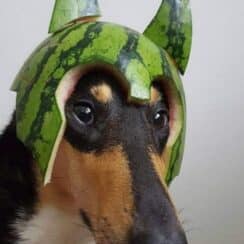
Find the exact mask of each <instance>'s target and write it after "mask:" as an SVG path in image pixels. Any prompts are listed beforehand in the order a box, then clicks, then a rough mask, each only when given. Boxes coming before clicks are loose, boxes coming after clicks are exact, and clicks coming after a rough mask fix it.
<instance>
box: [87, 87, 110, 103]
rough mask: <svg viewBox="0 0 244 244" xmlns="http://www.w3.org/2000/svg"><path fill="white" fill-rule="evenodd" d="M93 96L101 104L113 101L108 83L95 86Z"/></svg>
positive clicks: (92, 90)
mask: <svg viewBox="0 0 244 244" xmlns="http://www.w3.org/2000/svg"><path fill="white" fill-rule="evenodd" d="M91 94H92V95H93V96H94V97H95V98H96V99H97V101H98V102H101V103H108V102H110V101H111V100H112V91H111V88H110V87H109V86H108V85H107V84H106V83H102V84H100V85H98V86H93V87H92V88H91Z"/></svg>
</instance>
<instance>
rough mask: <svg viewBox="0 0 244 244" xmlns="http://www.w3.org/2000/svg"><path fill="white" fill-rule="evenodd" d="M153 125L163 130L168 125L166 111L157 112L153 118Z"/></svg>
mask: <svg viewBox="0 0 244 244" xmlns="http://www.w3.org/2000/svg"><path fill="white" fill-rule="evenodd" d="M153 122H154V125H155V126H156V127H158V128H164V127H166V126H168V124H169V116H168V113H167V111H165V110H163V109H161V110H159V111H157V112H156V113H155V115H154V118H153Z"/></svg>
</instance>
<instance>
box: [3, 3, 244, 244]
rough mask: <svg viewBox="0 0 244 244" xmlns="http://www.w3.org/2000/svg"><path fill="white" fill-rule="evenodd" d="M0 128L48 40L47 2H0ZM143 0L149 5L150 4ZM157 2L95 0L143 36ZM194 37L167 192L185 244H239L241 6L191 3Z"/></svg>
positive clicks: (243, 157)
mask: <svg viewBox="0 0 244 244" xmlns="http://www.w3.org/2000/svg"><path fill="white" fill-rule="evenodd" d="M0 2H1V7H0V71H1V78H0V83H1V88H0V116H1V117H0V128H1V129H2V128H3V126H4V125H5V124H6V123H7V121H8V119H9V116H10V114H11V112H12V111H13V108H14V99H15V94H14V93H12V92H10V91H9V87H10V85H11V83H12V81H13V79H14V76H15V75H16V73H17V71H18V70H19V68H20V66H21V65H22V63H23V61H24V60H25V58H26V57H27V56H28V55H29V54H30V52H31V51H32V50H33V49H34V47H36V45H37V44H38V43H39V42H40V41H41V40H43V39H44V38H45V37H46V35H47V29H48V24H49V20H50V15H51V10H52V7H53V3H54V1H50V0H41V1H33V0H22V1H19V0H14V1H4V0H0ZM149 2H150V4H149ZM159 3H160V0H123V1H122V0H121V1H118V0H117V1H116V0H100V5H101V8H102V11H103V15H104V18H103V19H104V20H108V21H113V22H117V23H121V24H124V25H127V26H130V27H132V28H135V29H137V30H139V31H143V29H144V27H145V26H146V24H147V23H148V22H149V20H150V18H151V17H152V16H153V13H154V12H155V10H156V9H157V7H158V5H159ZM192 9H193V17H194V39H193V50H192V55H191V60H190V64H189V66H188V70H187V73H186V75H185V76H184V78H183V79H184V84H185V91H186V97H187V104H188V133H187V143H186V152H185V157H184V162H183V167H182V171H181V175H180V177H178V178H177V179H176V180H175V182H174V183H173V185H172V187H171V191H172V194H173V198H174V200H175V202H176V205H177V208H178V209H183V210H182V211H181V214H180V216H181V219H182V220H185V221H184V222H185V223H184V226H185V228H186V230H187V231H188V238H189V243H192V244H207V243H208V244H230V243H231V244H243V243H244V233H243V232H244V189H243V186H244V141H243V139H244V128H243V126H244V67H243V64H244V47H243V45H244V4H243V1H242V0H233V1H230V0H228V1H227V0H204V1H203V0H192Z"/></svg>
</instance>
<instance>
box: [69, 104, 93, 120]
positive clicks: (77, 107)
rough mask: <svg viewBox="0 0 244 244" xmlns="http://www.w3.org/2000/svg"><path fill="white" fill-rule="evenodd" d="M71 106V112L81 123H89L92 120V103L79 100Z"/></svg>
mask: <svg viewBox="0 0 244 244" xmlns="http://www.w3.org/2000/svg"><path fill="white" fill-rule="evenodd" d="M73 106H74V107H73V112H74V114H75V116H76V118H77V119H78V120H79V121H80V122H81V124H82V125H91V124H92V123H93V122H94V108H93V106H92V104H90V103H89V102H86V101H80V102H78V103H76V104H74V105H73Z"/></svg>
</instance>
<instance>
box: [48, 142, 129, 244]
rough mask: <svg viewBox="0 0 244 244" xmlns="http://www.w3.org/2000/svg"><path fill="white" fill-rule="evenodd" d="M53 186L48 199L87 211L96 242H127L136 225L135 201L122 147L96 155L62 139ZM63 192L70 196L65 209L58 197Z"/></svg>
mask: <svg viewBox="0 0 244 244" xmlns="http://www.w3.org/2000/svg"><path fill="white" fill-rule="evenodd" d="M52 184H54V185H55V188H56V190H55V191H56V194H55V195H54V196H53V197H51V199H50V196H51V195H52V194H51V192H52V188H53V186H52V187H51V186H49V188H50V189H49V193H46V197H45V198H46V200H48V201H51V202H53V201H56V202H57V203H56V204H58V206H59V207H60V208H62V209H64V208H65V206H67V204H68V203H69V204H70V206H72V208H74V209H76V210H82V211H84V212H85V213H86V215H87V216H88V218H89V219H90V221H91V224H92V229H93V232H94V234H95V236H96V240H97V243H108V244H109V243H114V241H115V242H116V241H118V242H121V241H124V240H126V239H127V235H128V231H129V230H130V228H131V226H132V224H133V217H132V216H133V212H134V202H133V193H132V180H131V176H130V170H129V167H128V162H127V160H126V157H125V155H124V154H123V152H122V148H121V147H120V146H118V147H114V148H111V149H110V150H109V151H107V152H104V153H102V154H99V155H96V154H93V153H81V152H79V151H77V150H76V149H74V148H73V147H72V146H71V145H70V144H69V143H68V142H67V141H65V140H63V141H62V143H61V145H60V149H59V153H58V157H57V160H56V163H55V168H54V173H53V180H52ZM62 192H63V194H64V195H63V196H66V197H67V200H66V202H64V205H65V206H63V204H62V200H61V198H59V196H61V195H62ZM55 196H56V197H55ZM58 202H61V203H58ZM73 206H74V207H73ZM118 238H119V239H118ZM116 243H117V242H116Z"/></svg>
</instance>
